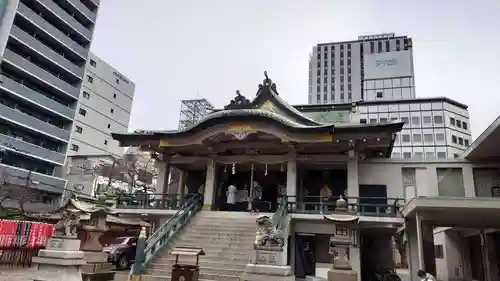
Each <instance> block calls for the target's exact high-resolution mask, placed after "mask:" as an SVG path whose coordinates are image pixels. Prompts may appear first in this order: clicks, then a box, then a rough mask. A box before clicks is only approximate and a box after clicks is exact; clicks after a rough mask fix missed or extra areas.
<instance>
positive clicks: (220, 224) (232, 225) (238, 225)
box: [190, 219, 257, 230]
mask: <svg viewBox="0 0 500 281" xmlns="http://www.w3.org/2000/svg"><path fill="white" fill-rule="evenodd" d="M190 227H205V228H209V227H212V228H217V229H242V230H248V229H257V224H256V223H255V222H228V221H227V219H224V220H218V221H206V220H203V221H196V222H194V223H193V224H192V225H190Z"/></svg>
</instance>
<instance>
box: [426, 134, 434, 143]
mask: <svg viewBox="0 0 500 281" xmlns="http://www.w3.org/2000/svg"><path fill="white" fill-rule="evenodd" d="M424 141H425V142H432V141H433V139H432V134H424Z"/></svg>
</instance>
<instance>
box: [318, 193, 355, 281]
mask: <svg viewBox="0 0 500 281" xmlns="http://www.w3.org/2000/svg"><path fill="white" fill-rule="evenodd" d="M324 218H325V219H326V220H329V221H332V222H333V223H334V225H333V226H334V229H333V234H334V236H333V237H331V242H332V243H333V244H334V245H335V251H334V257H333V267H332V268H331V269H330V270H329V271H328V281H358V274H357V272H356V271H354V270H353V269H352V266H351V261H350V257H349V248H350V247H352V245H353V244H354V239H355V235H354V233H353V229H354V228H355V227H356V225H357V224H358V221H359V216H357V215H354V214H350V213H349V212H348V207H347V201H346V200H345V199H344V198H343V197H342V196H340V199H338V200H337V202H336V206H335V211H334V213H333V214H331V215H328V216H324Z"/></svg>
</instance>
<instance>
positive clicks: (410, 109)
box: [359, 97, 472, 159]
mask: <svg viewBox="0 0 500 281" xmlns="http://www.w3.org/2000/svg"><path fill="white" fill-rule="evenodd" d="M359 111H360V122H361V123H386V122H391V121H393V122H395V121H404V122H406V124H405V125H404V127H403V130H402V131H401V132H400V133H398V134H397V136H396V140H395V142H394V148H393V150H392V157H393V158H413V157H414V158H431V159H432V158H449V157H456V156H458V155H460V154H462V152H464V151H465V150H466V149H467V147H469V145H470V144H471V143H472V136H471V129H470V122H469V112H468V110H467V106H466V105H465V104H462V103H459V102H457V101H454V100H451V99H448V98H443V97H437V98H415V99H411V100H394V101H363V102H360V103H359Z"/></svg>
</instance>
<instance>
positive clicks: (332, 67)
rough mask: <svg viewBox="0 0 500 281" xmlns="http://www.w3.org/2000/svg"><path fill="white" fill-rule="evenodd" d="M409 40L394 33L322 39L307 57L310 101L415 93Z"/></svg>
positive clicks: (398, 97)
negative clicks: (336, 40) (338, 39)
mask: <svg viewBox="0 0 500 281" xmlns="http://www.w3.org/2000/svg"><path fill="white" fill-rule="evenodd" d="M414 80H415V78H414V71H413V51H412V40H411V38H409V37H407V36H396V35H395V34H393V33H390V34H380V35H370V36H359V37H358V40H355V41H345V42H333V43H321V44H318V45H317V46H315V47H314V48H313V52H312V55H311V57H310V60H309V96H308V103H309V104H332V103H333V104H336V103H348V102H356V101H360V100H365V101H373V100H376V101H379V100H401V99H411V98H414V97H415V87H414V85H415V81H414Z"/></svg>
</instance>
